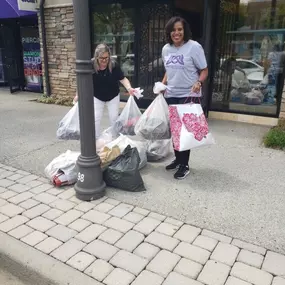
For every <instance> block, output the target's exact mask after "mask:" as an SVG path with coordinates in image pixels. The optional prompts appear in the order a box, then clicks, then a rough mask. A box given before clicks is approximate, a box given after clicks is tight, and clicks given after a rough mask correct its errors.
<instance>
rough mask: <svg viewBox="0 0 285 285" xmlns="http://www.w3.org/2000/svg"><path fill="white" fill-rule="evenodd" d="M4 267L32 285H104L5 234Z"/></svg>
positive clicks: (0, 253) (1, 242)
mask: <svg viewBox="0 0 285 285" xmlns="http://www.w3.org/2000/svg"><path fill="white" fill-rule="evenodd" d="M0 264H1V265H0V267H2V268H5V269H6V270H7V271H8V272H10V273H12V274H13V275H14V276H16V277H18V278H19V279H20V280H22V281H23V282H27V284H31V285H32V284H34V285H79V284H84V285H103V284H102V283H100V282H98V281H96V280H95V279H93V278H91V277H89V276H87V275H85V274H83V273H81V272H79V271H77V270H75V269H73V268H71V267H69V266H68V265H66V264H64V263H62V262H60V261H58V260H56V259H54V258H52V257H51V256H49V255H46V254H44V253H42V252H41V251H38V250H36V249H34V248H32V247H30V246H28V245H26V244H25V243H22V242H21V241H18V240H16V239H14V238H13V237H11V236H9V235H7V234H4V233H2V232H0Z"/></svg>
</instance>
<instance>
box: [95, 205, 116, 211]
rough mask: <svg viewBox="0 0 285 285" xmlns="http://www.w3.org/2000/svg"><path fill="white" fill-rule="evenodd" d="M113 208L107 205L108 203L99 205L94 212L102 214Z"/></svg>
mask: <svg viewBox="0 0 285 285" xmlns="http://www.w3.org/2000/svg"><path fill="white" fill-rule="evenodd" d="M114 207H115V206H114V205H111V204H108V203H105V202H103V203H101V204H99V205H97V206H96V207H95V208H94V209H95V210H96V211H99V212H102V213H108V212H109V211H110V210H112V209H113V208H114Z"/></svg>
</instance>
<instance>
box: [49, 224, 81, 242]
mask: <svg viewBox="0 0 285 285" xmlns="http://www.w3.org/2000/svg"><path fill="white" fill-rule="evenodd" d="M46 234H47V235H49V236H51V237H54V238H56V239H58V240H60V241H63V242H66V241H68V240H70V239H71V238H73V237H74V236H76V235H77V234H78V233H77V231H75V230H72V229H69V228H67V227H65V226H62V225H56V226H55V227H53V228H51V229H50V230H48V231H47V232H46Z"/></svg>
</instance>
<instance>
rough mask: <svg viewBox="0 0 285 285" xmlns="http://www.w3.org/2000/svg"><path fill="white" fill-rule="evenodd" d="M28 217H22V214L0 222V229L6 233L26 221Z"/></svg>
mask: <svg viewBox="0 0 285 285" xmlns="http://www.w3.org/2000/svg"><path fill="white" fill-rule="evenodd" d="M28 221H29V219H28V218H26V217H24V216H20V215H18V216H15V217H13V218H11V219H9V220H7V221H5V222H3V223H1V224H0V231H2V232H4V233H7V232H9V231H11V230H13V229H15V228H17V227H19V226H20V225H22V224H25V223H26V222H28Z"/></svg>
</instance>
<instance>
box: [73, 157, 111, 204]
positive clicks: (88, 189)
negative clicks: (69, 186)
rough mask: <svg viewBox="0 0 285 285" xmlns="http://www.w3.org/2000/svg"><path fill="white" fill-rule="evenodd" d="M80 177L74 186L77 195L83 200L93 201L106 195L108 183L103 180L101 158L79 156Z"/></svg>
mask: <svg viewBox="0 0 285 285" xmlns="http://www.w3.org/2000/svg"><path fill="white" fill-rule="evenodd" d="M77 167H78V177H77V183H76V184H75V186H74V189H75V192H76V197H77V198H78V199H80V200H82V201H93V200H97V199H99V198H101V197H103V196H105V193H106V192H105V188H106V184H105V182H104V181H103V175H102V170H101V166H100V158H99V157H98V156H97V155H96V156H92V157H84V156H82V155H80V156H79V158H78V161H77Z"/></svg>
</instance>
